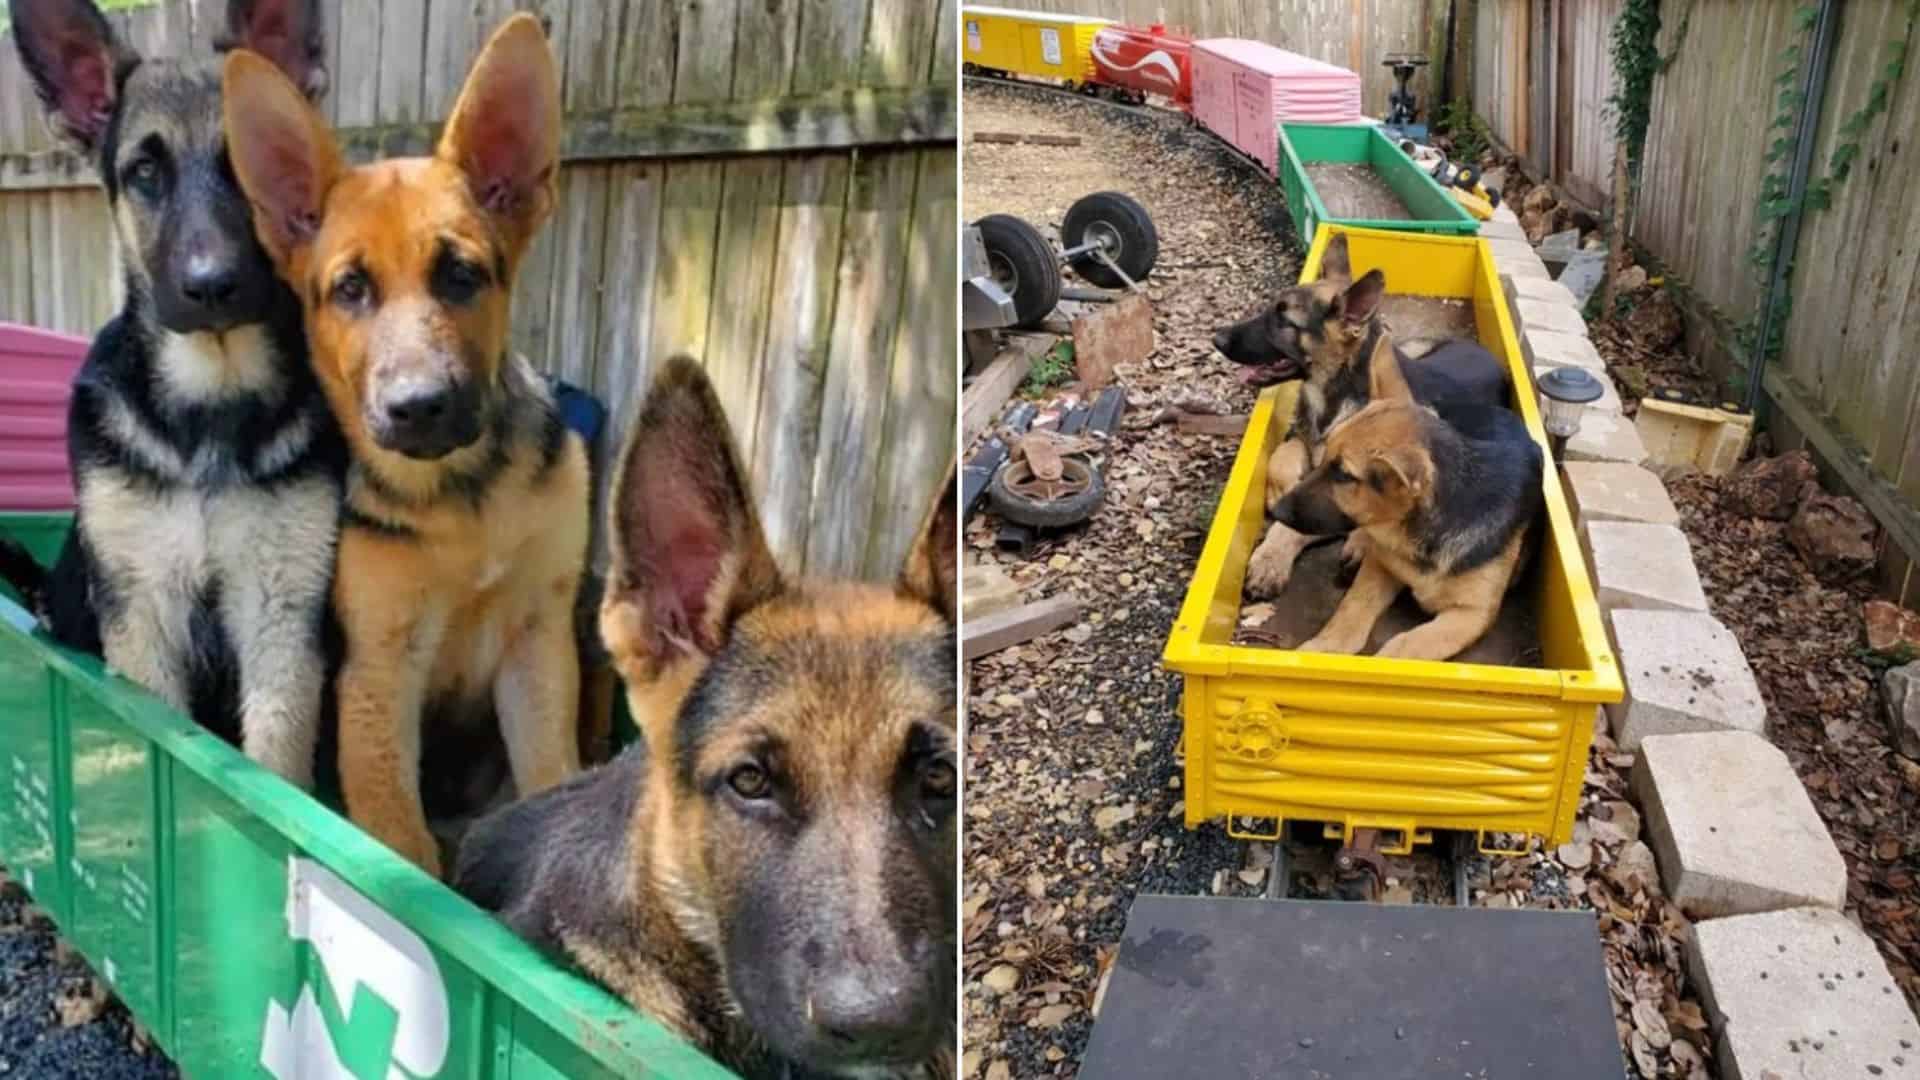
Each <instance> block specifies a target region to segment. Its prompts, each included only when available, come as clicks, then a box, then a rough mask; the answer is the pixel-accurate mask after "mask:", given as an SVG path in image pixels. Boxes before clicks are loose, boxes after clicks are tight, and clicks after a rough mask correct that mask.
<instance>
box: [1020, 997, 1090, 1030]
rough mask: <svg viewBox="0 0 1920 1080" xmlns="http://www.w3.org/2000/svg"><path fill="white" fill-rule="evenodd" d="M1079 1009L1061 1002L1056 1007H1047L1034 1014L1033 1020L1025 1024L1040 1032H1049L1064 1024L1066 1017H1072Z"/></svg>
mask: <svg viewBox="0 0 1920 1080" xmlns="http://www.w3.org/2000/svg"><path fill="white" fill-rule="evenodd" d="M1079 1009H1080V1007H1079V1006H1078V1005H1069V1004H1067V1003H1065V1002H1061V1003H1060V1004H1058V1005H1048V1006H1047V1007H1046V1008H1043V1009H1041V1010H1040V1011H1039V1012H1037V1013H1034V1014H1033V1019H1032V1020H1029V1021H1028V1022H1027V1023H1028V1024H1029V1025H1030V1026H1032V1027H1037V1028H1039V1029H1040V1030H1042V1031H1051V1030H1053V1029H1054V1028H1057V1027H1059V1026H1060V1025H1061V1024H1064V1023H1066V1022H1067V1017H1069V1016H1072V1015H1073V1014H1074V1013H1076V1012H1078V1011H1079Z"/></svg>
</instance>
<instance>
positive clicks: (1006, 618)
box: [960, 596, 1080, 660]
mask: <svg viewBox="0 0 1920 1080" xmlns="http://www.w3.org/2000/svg"><path fill="white" fill-rule="evenodd" d="M1079 621H1080V601H1078V600H1075V599H1074V598H1073V597H1071V596H1049V597H1047V598H1046V599H1045V600H1036V601H1034V602H1033V603H1031V604H1022V605H1020V606H1019V607H1017V608H1009V609H1007V610H1006V611H1000V612H995V613H994V614H992V615H988V616H986V617H985V618H981V619H975V618H972V617H968V618H966V619H964V620H962V622H961V627H960V658H961V659H962V660H975V659H978V658H979V657H982V656H986V655H987V654H989V653H995V652H999V651H1000V650H1001V649H1006V648H1011V647H1013V646H1015V645H1019V644H1022V643H1024V642H1028V641H1032V640H1033V639H1034V638H1037V637H1039V636H1041V635H1042V634H1051V633H1053V632H1054V631H1055V630H1058V629H1060V628H1061V627H1063V626H1070V625H1072V624H1073V623H1076V622H1079Z"/></svg>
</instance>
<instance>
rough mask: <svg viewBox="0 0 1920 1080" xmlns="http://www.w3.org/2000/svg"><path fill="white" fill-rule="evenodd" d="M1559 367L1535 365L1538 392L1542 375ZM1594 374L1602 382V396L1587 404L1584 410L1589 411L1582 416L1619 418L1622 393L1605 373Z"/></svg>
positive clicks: (1534, 376) (1534, 377)
mask: <svg viewBox="0 0 1920 1080" xmlns="http://www.w3.org/2000/svg"><path fill="white" fill-rule="evenodd" d="M1559 366H1560V365H1558V364H1553V363H1546V364H1535V365H1533V380H1534V387H1535V389H1536V390H1537V389H1538V388H1539V385H1540V377H1541V376H1542V375H1545V374H1546V373H1547V372H1549V371H1552V370H1553V369H1554V368H1556V367H1559ZM1593 374H1594V377H1596V378H1598V379H1599V380H1600V396H1599V397H1597V398H1594V399H1593V400H1592V401H1589V402H1587V404H1586V405H1585V406H1584V408H1585V409H1586V410H1587V411H1586V412H1585V413H1583V414H1582V416H1583V418H1584V417H1587V416H1592V415H1593V414H1595V413H1600V414H1602V415H1605V416H1619V415H1620V413H1621V411H1622V407H1621V405H1620V391H1619V390H1617V389H1615V388H1614V385H1613V380H1612V379H1609V378H1607V376H1606V375H1605V373H1603V372H1598V371H1596V372H1593ZM1585 422H1586V421H1585V420H1584V419H1582V421H1581V423H1582V424H1585Z"/></svg>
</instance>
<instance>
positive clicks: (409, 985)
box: [0, 514, 733, 1080]
mask: <svg viewBox="0 0 1920 1080" xmlns="http://www.w3.org/2000/svg"><path fill="white" fill-rule="evenodd" d="M68 525H69V519H68V518H67V516H66V515H61V514H0V533H5V534H7V535H9V536H11V537H13V538H14V539H16V540H19V541H21V542H22V543H24V544H25V545H26V546H27V547H28V549H29V550H31V551H32V552H33V553H34V554H35V556H36V557H37V558H39V559H40V560H41V561H42V562H51V561H52V559H53V557H54V555H55V553H56V552H57V550H58V548H59V545H60V543H61V541H62V539H63V538H64V536H65V534H66V531H67V528H68ZM16 601H17V597H13V596H11V595H9V594H7V593H6V592H5V590H4V588H0V862H3V863H4V864H5V865H6V866H7V868H8V869H9V870H10V871H11V872H12V874H13V876H14V877H15V878H16V879H17V880H19V881H20V882H21V883H22V884H24V885H25V886H26V888H27V890H28V891H29V892H30V893H31V894H32V895H33V898H34V900H35V902H36V903H38V904H39V905H40V906H41V907H42V908H43V909H45V910H46V911H47V913H48V914H49V915H51V916H52V918H53V920H54V922H55V923H57V924H58V926H59V928H60V932H61V934H62V935H63V936H64V937H65V938H66V939H67V940H68V941H69V942H71V943H72V944H73V945H74V946H75V947H76V948H77V949H78V950H79V951H80V953H81V954H82V955H84V956H85V957H86V958H87V960H88V961H89V962H90V963H91V964H92V966H93V969H94V971H95V972H96V973H98V974H99V975H100V977H101V978H103V979H104V980H105V981H106V982H107V983H108V984H110V985H111V986H112V988H113V990H114V992H115V993H117V994H119V996H120V997H121V999H122V1000H124V1001H125V1002H126V1004H127V1007H128V1008H129V1009H131V1010H132V1011H133V1013H134V1015H135V1016H136V1017H137V1018H138V1019H139V1020H140V1022H141V1023H142V1024H144V1025H145V1026H146V1027H147V1029H148V1030H149V1031H150V1032H151V1033H152V1035H153V1037H154V1039H155V1041H157V1042H158V1043H159V1044H160V1046H161V1047H162V1048H163V1049H165V1050H166V1052H167V1053H168V1055H169V1056H170V1057H172V1059H173V1060H174V1061H175V1062H177V1063H178V1064H179V1066H180V1068H181V1070H182V1071H183V1072H184V1073H186V1074H187V1075H191V1076H206V1077H247V1076H259V1077H274V1078H278V1080H292V1078H293V1077H296V1076H300V1077H340V1078H347V1077H352V1078H357V1080H414V1078H426V1077H445V1078H456V1077H458V1078H470V1080H543V1078H561V1077H565V1078H570V1080H575V1078H593V1077H662V1078H667V1077H671V1078H680V1080H721V1078H725V1077H730V1076H732V1075H733V1074H732V1073H730V1072H728V1071H727V1070H726V1069H724V1068H722V1067H721V1066H719V1065H718V1064H716V1063H715V1062H713V1061H712V1060H711V1059H709V1058H707V1057H706V1056H704V1055H702V1054H701V1053H700V1052H699V1051H697V1050H695V1049H694V1048H693V1047H691V1046H690V1045H688V1044H686V1043H685V1042H682V1041H680V1040H679V1039H677V1038H675V1037H674V1036H673V1035H672V1034H670V1033H669V1032H667V1031H666V1030H665V1029H664V1028H662V1027H661V1026H660V1025H659V1024H657V1023H655V1022H654V1021H652V1020H650V1019H648V1018H647V1017H645V1016H642V1015H640V1014H638V1013H636V1012H634V1011H633V1010H631V1009H629V1008H628V1007H627V1006H626V1005H625V1004H624V1003H623V1002H621V1001H620V1000H618V999H617V998H615V997H613V996H612V995H610V994H608V993H607V992H605V991H604V990H602V989H600V988H599V987H597V986H595V985H593V984H591V983H588V982H586V981H585V980H582V979H581V978H579V977H577V976H575V975H573V974H572V973H570V972H568V971H566V970H564V969H563V968H561V967H558V966H556V965H555V964H553V963H552V962H551V961H549V960H548V959H547V958H546V957H544V956H543V955H542V954H540V953H539V952H537V951H536V950H534V949H533V948H532V947H531V946H529V945H527V944H526V943H525V942H522V941H521V940H520V939H519V938H517V937H515V936H514V935H513V934H512V933H511V932H509V931H508V930H507V929H506V928H505V927H504V926H502V925H500V924H499V923H498V922H496V921H495V920H494V919H493V918H492V917H491V916H489V915H487V914H486V913H485V912H483V911H481V910H480V909H478V908H476V907H474V906H473V905H472V904H470V903H468V902H467V901H466V900H465V899H463V898H461V897H460V896H458V895H456V894H455V893H454V892H453V891H452V890H450V889H448V888H447V887H445V886H444V885H442V884H440V883H439V882H437V881H435V880H433V879H432V878H430V877H428V876H427V875H426V874H424V873H422V872H421V871H420V870H418V869H417V868H415V867H414V866H413V865H412V864H410V863H408V862H406V861H405V860H403V859H401V858H399V857H398V856H396V855H394V854H392V853H391V852H389V851H387V850H386V848H384V847H382V846H381V845H380V844H379V843H378V842H376V841H375V840H373V839H372V838H371V837H369V836H367V835H366V834H364V833H362V832H361V831H360V830H359V829H357V828H355V827H354V826H353V825H352V824H351V823H349V822H348V821H347V820H346V819H344V818H343V817H341V816H340V815H339V814H337V813H335V812H334V811H333V810H331V809H329V808H328V807H326V806H324V805H322V804H321V803H319V802H317V801H315V800H314V799H313V798H311V797H309V796H308V795H306V794H304V793H303V792H301V791H299V790H298V789H296V788H294V787H292V786H291V785H289V784H287V783H285V782H284V781H282V780H280V779H279V778H278V777H276V776H274V775H273V774H271V773H269V772H267V771H266V770H264V769H262V768H259V767H258V766H256V765H254V764H253V763H251V762H249V761H248V760H246V758H244V757H242V756H241V755H240V754H239V752H237V751H236V750H234V749H233V748H232V747H230V746H229V745H227V744H226V743H225V742H223V741H222V740H220V739H219V738H217V737H215V736H212V735H209V734H208V733H206V732H205V731H204V730H202V729H200V728H198V727H197V726H195V725H194V724H193V723H192V722H191V721H190V720H188V719H187V718H186V717H184V716H181V715H180V714H179V713H176V712H174V711H173V710H171V709H169V708H167V707H166V706H165V705H164V704H162V703H161V702H160V701H159V700H158V699H156V698H154V697H152V696H151V695H149V694H146V693H145V692H143V691H141V690H140V689H138V688H137V687H135V686H133V685H132V684H131V683H129V682H127V681H126V680H124V679H122V678H120V677H119V676H117V675H114V674H112V673H111V672H109V671H107V670H106V669H105V668H104V667H103V665H102V664H101V663H100V662H99V661H98V660H96V659H94V658H92V657H87V656H82V655H79V654H76V653H73V652H71V651H69V650H66V649H63V648H61V647H59V646H56V645H54V644H53V643H52V642H51V641H50V640H48V639H47V638H46V637H45V636H44V635H43V634H41V633H40V632H39V631H38V630H37V628H36V625H35V622H34V619H33V617H32V615H31V614H30V613H29V612H27V611H26V610H25V609H24V608H23V607H21V605H20V604H19V603H17V602H16Z"/></svg>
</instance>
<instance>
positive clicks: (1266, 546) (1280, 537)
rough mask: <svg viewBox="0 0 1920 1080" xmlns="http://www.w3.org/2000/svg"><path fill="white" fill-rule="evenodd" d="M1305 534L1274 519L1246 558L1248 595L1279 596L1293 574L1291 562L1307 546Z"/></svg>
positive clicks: (1267, 597) (1265, 597)
mask: <svg viewBox="0 0 1920 1080" xmlns="http://www.w3.org/2000/svg"><path fill="white" fill-rule="evenodd" d="M1307 539H1308V538H1307V537H1305V536H1302V535H1301V534H1300V533H1298V532H1295V531H1294V530H1292V529H1290V528H1288V527H1287V526H1285V525H1282V524H1280V523H1279V522H1275V523H1274V524H1273V526H1272V527H1271V528H1269V529H1268V530H1267V538H1266V539H1265V540H1262V541H1260V546H1259V547H1257V548H1254V549H1253V555H1252V556H1251V557H1250V558H1248V560H1247V590H1246V591H1247V595H1249V596H1252V597H1256V598H1259V599H1271V598H1272V597H1275V596H1278V595H1280V590H1282V589H1284V588H1286V587H1287V582H1288V581H1289V580H1290V579H1291V578H1292V577H1293V564H1294V562H1295V561H1296V560H1298V559H1299V558H1300V552H1301V551H1302V550H1303V549H1304V548H1305V547H1306V546H1307Z"/></svg>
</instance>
